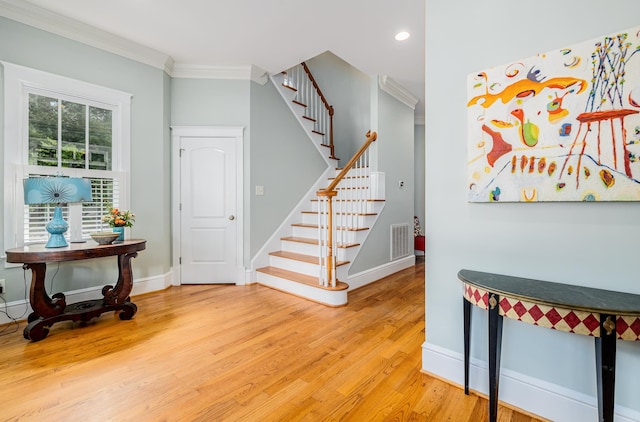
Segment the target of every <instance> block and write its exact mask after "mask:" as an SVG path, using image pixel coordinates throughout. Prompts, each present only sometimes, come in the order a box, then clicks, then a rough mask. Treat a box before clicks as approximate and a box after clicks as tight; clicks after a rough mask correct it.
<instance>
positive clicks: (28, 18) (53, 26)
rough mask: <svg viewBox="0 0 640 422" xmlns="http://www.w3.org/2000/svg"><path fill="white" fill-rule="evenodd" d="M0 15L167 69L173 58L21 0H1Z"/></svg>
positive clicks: (170, 65)
mask: <svg viewBox="0 0 640 422" xmlns="http://www.w3.org/2000/svg"><path fill="white" fill-rule="evenodd" d="M0 16H4V17H6V18H8V19H11V20H14V21H17V22H20V23H23V24H25V25H29V26H33V27H35V28H38V29H42V30H44V31H47V32H50V33H52V34H56V35H60V36H62V37H65V38H69V39H71V40H74V41H78V42H80V43H83V44H87V45H90V46H92V47H96V48H99V49H101V50H105V51H108V52H110V53H114V54H117V55H119V56H123V57H126V58H128V59H131V60H135V61H137V62H140V63H144V64H147V65H149V66H153V67H155V68H158V69H162V70H165V71H166V70H167V68H169V69H170V68H171V67H172V62H173V59H171V57H169V55H168V54H165V53H162V52H160V51H157V50H154V49H152V48H149V47H146V46H144V45H141V44H137V43H135V42H133V41H131V40H127V39H125V38H122V37H119V36H117V35H113V34H111V33H108V32H105V31H102V30H100V29H97V28H94V27H92V26H90V25H87V24H84V23H82V22H78V21H76V20H73V19H70V18H67V17H65V16H62V15H59V14H57V13H54V12H51V11H48V10H45V9H43V8H41V7H38V6H35V5H33V4H31V3H28V2H25V1H21V0H0Z"/></svg>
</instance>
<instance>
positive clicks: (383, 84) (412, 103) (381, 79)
mask: <svg viewBox="0 0 640 422" xmlns="http://www.w3.org/2000/svg"><path fill="white" fill-rule="evenodd" d="M378 85H379V86H380V89H382V90H383V91H384V92H386V93H387V94H389V95H391V96H392V97H394V98H395V99H396V100H398V101H400V102H402V103H404V104H405V105H407V106H408V107H411V109H412V110H415V109H416V104H418V98H417V97H416V96H414V95H413V94H412V93H410V92H409V91H408V90H407V89H406V88H405V87H403V86H402V85H400V84H399V83H397V82H396V81H394V80H393V79H391V78H390V77H388V76H378Z"/></svg>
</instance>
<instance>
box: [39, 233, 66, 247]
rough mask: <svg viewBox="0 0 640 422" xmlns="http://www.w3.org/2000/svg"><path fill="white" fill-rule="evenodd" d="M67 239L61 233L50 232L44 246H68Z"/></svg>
mask: <svg viewBox="0 0 640 422" xmlns="http://www.w3.org/2000/svg"><path fill="white" fill-rule="evenodd" d="M68 245H69V244H68V243H67V240H66V239H65V238H64V235H63V234H57V233H55V234H52V235H51V236H49V241H48V242H47V244H46V245H45V246H44V247H45V248H64V247H65V246H68Z"/></svg>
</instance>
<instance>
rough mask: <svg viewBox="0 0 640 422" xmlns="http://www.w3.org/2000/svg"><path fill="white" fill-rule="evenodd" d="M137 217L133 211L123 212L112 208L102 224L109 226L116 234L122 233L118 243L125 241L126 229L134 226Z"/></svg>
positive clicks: (103, 218) (103, 217)
mask: <svg viewBox="0 0 640 422" xmlns="http://www.w3.org/2000/svg"><path fill="white" fill-rule="evenodd" d="M134 221H136V215H135V214H134V213H132V212H131V211H122V210H119V209H118V208H111V209H110V210H109V213H108V214H106V215H104V216H102V222H103V223H107V224H109V227H111V228H112V229H113V231H114V232H118V233H120V235H119V236H118V238H117V239H116V241H119V240H124V228H125V227H131V226H133V222H134Z"/></svg>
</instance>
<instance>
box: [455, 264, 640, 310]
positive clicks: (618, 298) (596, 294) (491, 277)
mask: <svg viewBox="0 0 640 422" xmlns="http://www.w3.org/2000/svg"><path fill="white" fill-rule="evenodd" d="M458 278H459V279H460V280H462V281H463V282H464V283H467V284H470V285H472V286H475V287H478V288H481V289H483V290H487V291H489V292H491V293H496V294H498V295H504V296H508V297H513V298H516V299H520V300H525V301H529V302H534V303H540V304H544V305H549V306H555V307H560V308H568V309H574V310H580V311H586V312H596V313H600V314H611V315H633V316H640V295H637V294H633V293H623V292H616V291H612V290H602V289H595V288H592V287H583V286H574V285H570V284H562V283H552V282H549V281H541V280H534V279H529V278H522V277H514V276H508V275H501V274H493V273H485V272H480V271H473V270H460V272H458Z"/></svg>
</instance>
